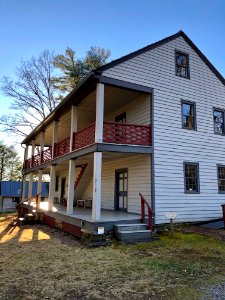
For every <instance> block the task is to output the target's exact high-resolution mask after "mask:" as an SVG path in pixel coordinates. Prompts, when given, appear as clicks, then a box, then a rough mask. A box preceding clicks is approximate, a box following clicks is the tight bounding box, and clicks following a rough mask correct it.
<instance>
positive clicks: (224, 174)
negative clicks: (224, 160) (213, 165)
mask: <svg viewBox="0 0 225 300" xmlns="http://www.w3.org/2000/svg"><path fill="white" fill-rule="evenodd" d="M217 172H218V191H219V193H225V166H218V169H217Z"/></svg>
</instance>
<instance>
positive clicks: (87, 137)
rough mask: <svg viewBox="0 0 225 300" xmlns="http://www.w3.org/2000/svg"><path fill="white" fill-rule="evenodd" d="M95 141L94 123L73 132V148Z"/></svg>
mask: <svg viewBox="0 0 225 300" xmlns="http://www.w3.org/2000/svg"><path fill="white" fill-rule="evenodd" d="M94 142H95V123H94V124H91V125H89V126H88V127H86V128H84V129H82V130H80V131H78V132H76V133H74V138H73V150H78V149H81V148H83V147H86V146H89V145H92V144H94Z"/></svg>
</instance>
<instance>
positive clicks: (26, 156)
mask: <svg viewBox="0 0 225 300" xmlns="http://www.w3.org/2000/svg"><path fill="white" fill-rule="evenodd" d="M28 150H29V145H26V147H25V149H24V162H25V160H27V158H28Z"/></svg>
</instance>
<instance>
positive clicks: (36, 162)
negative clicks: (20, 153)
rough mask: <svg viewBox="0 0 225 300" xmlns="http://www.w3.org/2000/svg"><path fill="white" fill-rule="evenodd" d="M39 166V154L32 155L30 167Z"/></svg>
mask: <svg viewBox="0 0 225 300" xmlns="http://www.w3.org/2000/svg"><path fill="white" fill-rule="evenodd" d="M38 165H40V154H37V155H34V156H33V157H32V167H36V166H38Z"/></svg>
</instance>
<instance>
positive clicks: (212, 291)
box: [201, 282, 225, 300]
mask: <svg viewBox="0 0 225 300" xmlns="http://www.w3.org/2000/svg"><path fill="white" fill-rule="evenodd" d="M204 292H205V293H204V296H203V297H202V298H201V300H225V282H223V283H220V284H215V285H213V286H211V287H209V288H208V289H204Z"/></svg>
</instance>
